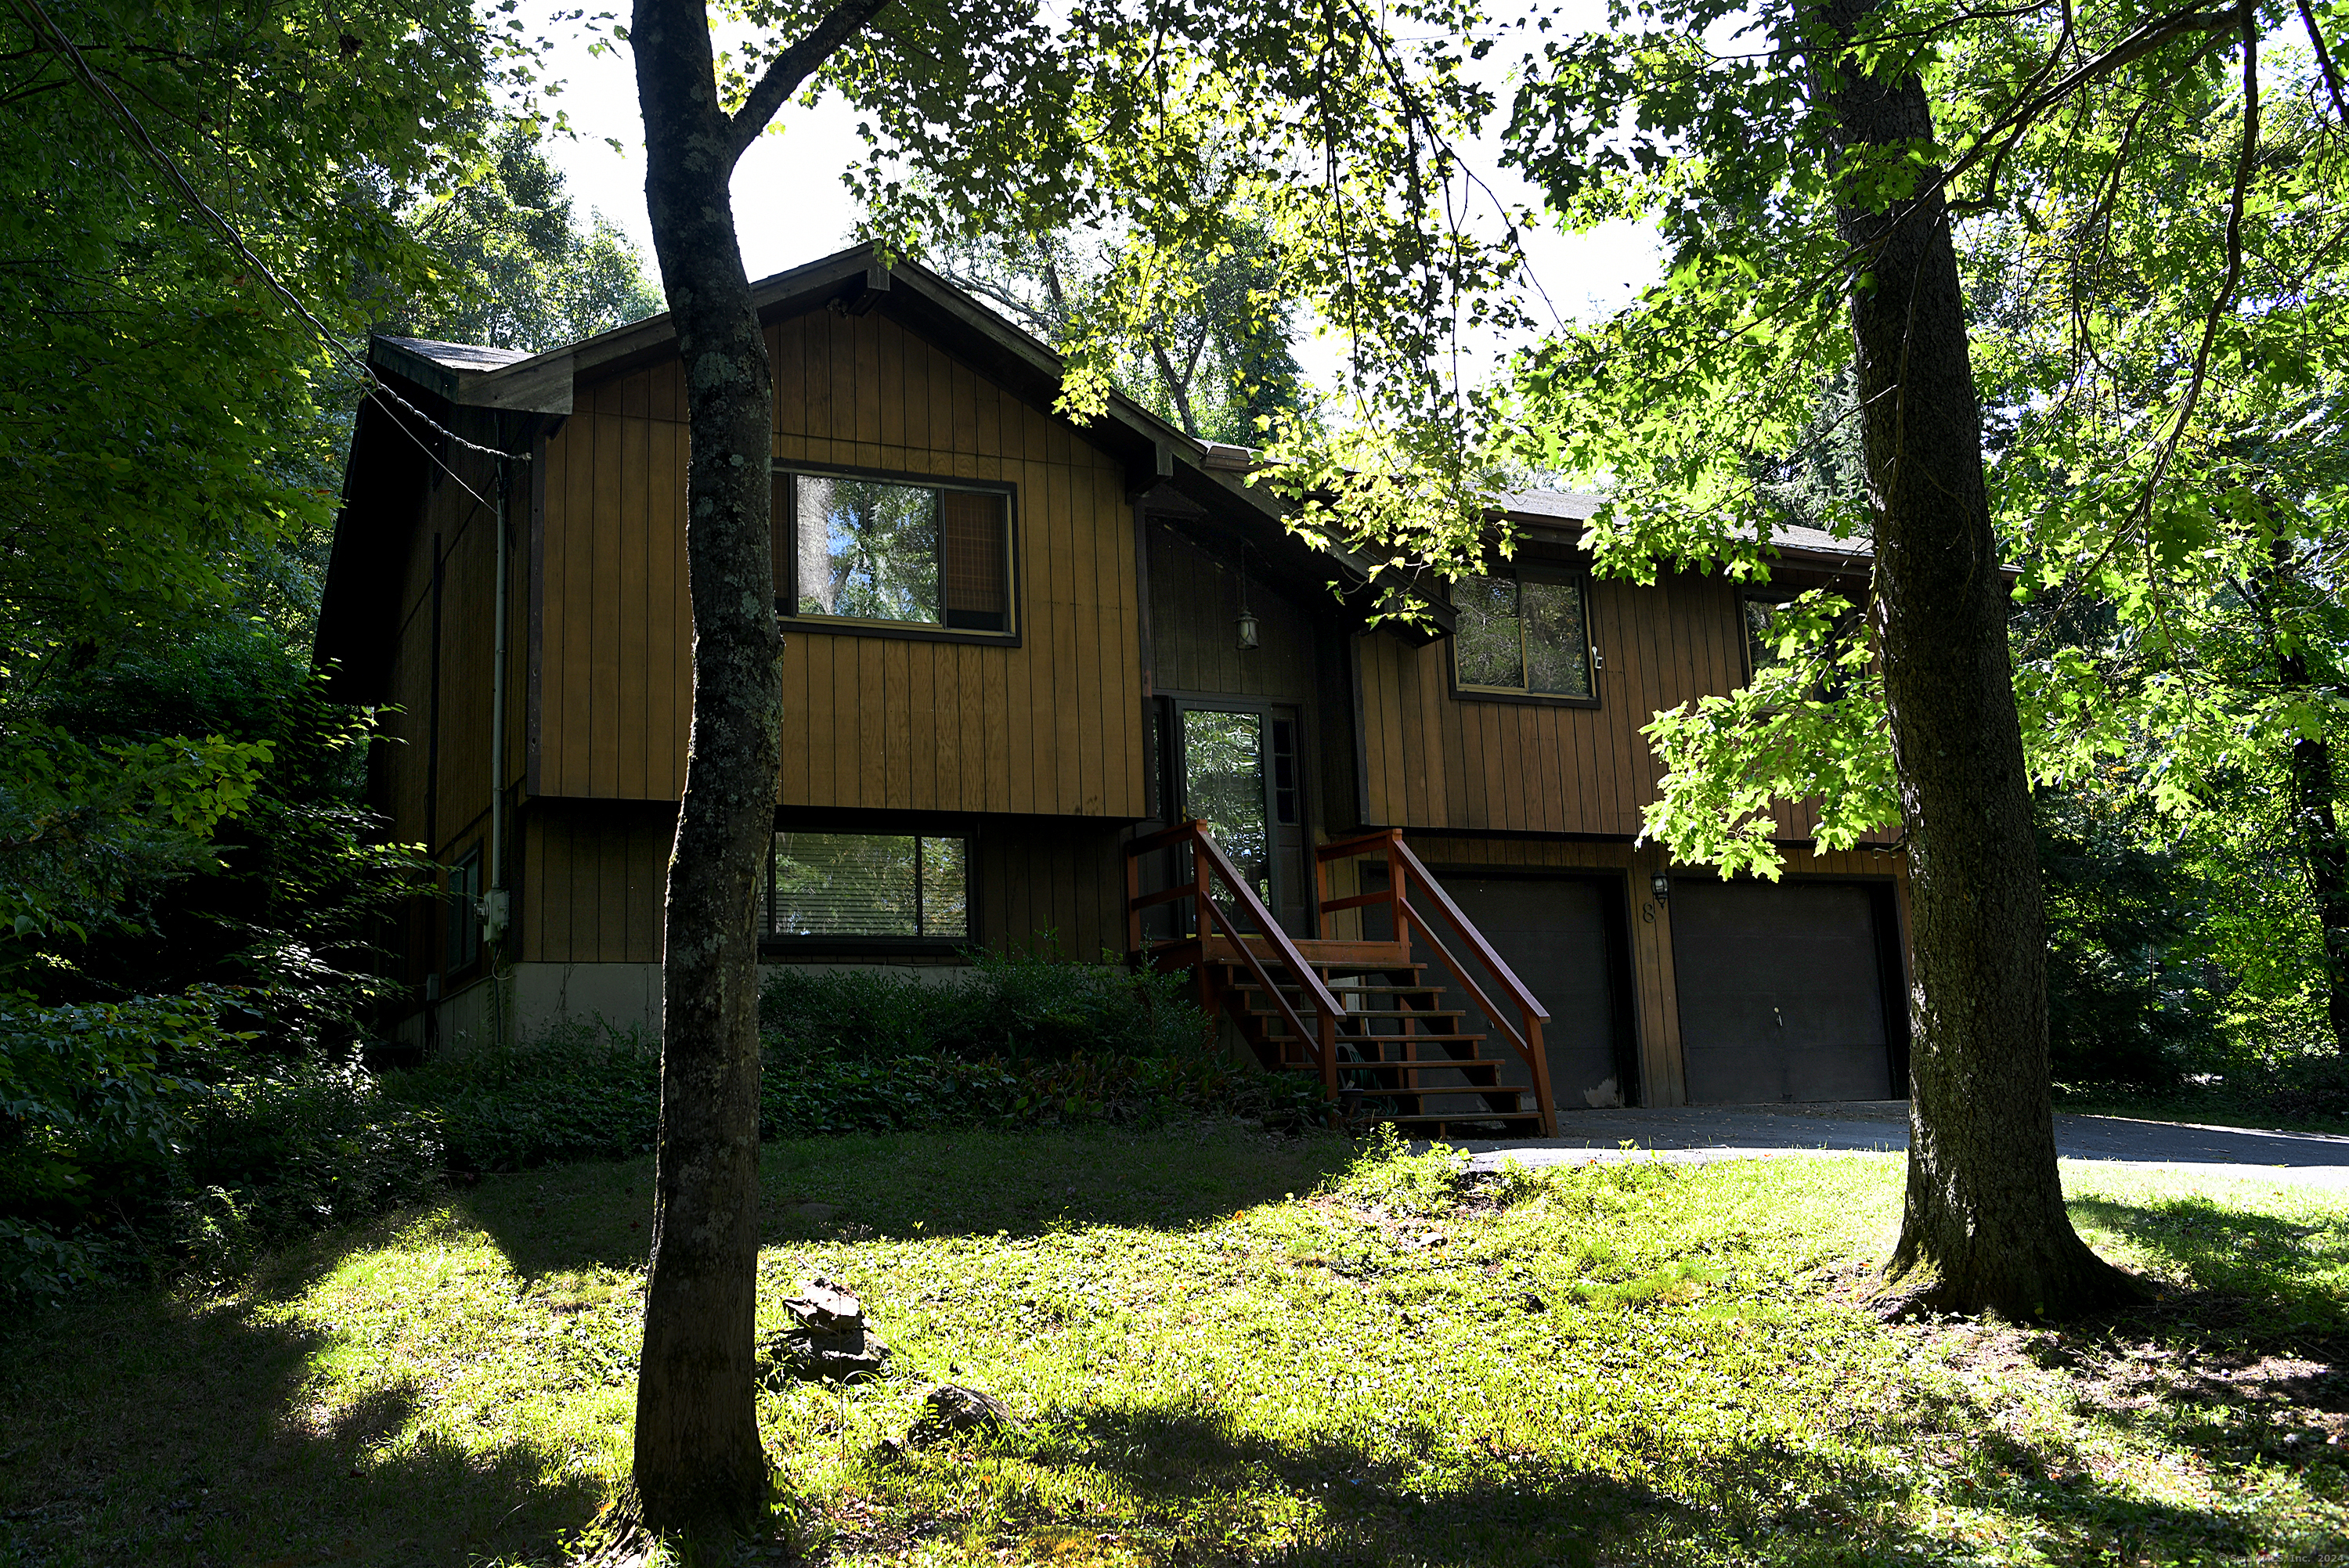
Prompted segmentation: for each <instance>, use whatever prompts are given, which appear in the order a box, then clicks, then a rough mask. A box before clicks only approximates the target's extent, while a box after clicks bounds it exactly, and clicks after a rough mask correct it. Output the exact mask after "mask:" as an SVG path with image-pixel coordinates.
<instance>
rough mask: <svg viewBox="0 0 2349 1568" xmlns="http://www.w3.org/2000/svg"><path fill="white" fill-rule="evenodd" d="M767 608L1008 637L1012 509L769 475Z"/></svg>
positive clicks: (997, 497)
mask: <svg viewBox="0 0 2349 1568" xmlns="http://www.w3.org/2000/svg"><path fill="white" fill-rule="evenodd" d="M774 504H775V608H776V609H777V610H778V611H779V612H780V613H781V614H786V615H794V616H807V617H813V618H820V619H824V620H838V621H854V622H860V623H863V624H868V625H884V626H908V627H935V628H936V629H938V630H941V631H951V632H978V633H990V632H991V633H999V634H1009V632H1010V631H1011V630H1012V624H1011V498H1010V497H1009V495H1006V494H1005V493H1004V492H1003V491H1001V490H975V489H969V488H965V487H959V486H955V485H949V484H921V483H914V482H908V481H905V480H883V479H867V478H861V477H852V476H848V475H842V474H821V473H801V472H779V473H777V474H776V475H775V495H774Z"/></svg>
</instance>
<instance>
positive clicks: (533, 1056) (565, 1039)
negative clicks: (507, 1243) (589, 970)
mask: <svg viewBox="0 0 2349 1568" xmlns="http://www.w3.org/2000/svg"><path fill="white" fill-rule="evenodd" d="M386 1084H387V1088H388V1092H389V1093H390V1094H391V1095H392V1096H393V1097H394V1098H396V1099H398V1101H400V1102H401V1103H403V1104H405V1105H408V1106H411V1107H414V1108H415V1109H417V1110H418V1111H419V1113H422V1114H425V1115H429V1117H430V1118H431V1119H433V1121H434V1122H435V1124H436V1125H437V1126H438V1128H439V1129H440V1137H441V1138H442V1140H444V1141H445V1142H446V1145H447V1148H448V1162H449V1167H450V1169H451V1170H454V1171H524V1170H528V1169H530V1168H531V1167H533V1166H536V1165H551V1164H554V1163H557V1162H559V1161H566V1160H626V1159H628V1158H629V1157H631V1156H633V1155H637V1154H646V1153H649V1152H650V1151H651V1150H652V1148H653V1145H654V1142H655V1140H656V1139H657V1137H658V1136H659V1131H660V1050H659V1047H657V1045H656V1044H655V1043H654V1042H652V1041H650V1040H647V1039H646V1038H645V1037H644V1035H643V1032H642V1031H641V1030H638V1029H628V1030H626V1031H622V1030H618V1029H615V1028H613V1027H611V1026H609V1025H605V1026H602V1027H601V1028H589V1027H587V1026H585V1025H576V1024H574V1025H567V1026H563V1027H560V1028H555V1029H550V1030H547V1031H546V1032H544V1033H543V1034H542V1035H540V1036H539V1037H537V1038H535V1039H533V1040H531V1041H529V1042H527V1043H525V1044H521V1045H513V1046H487V1045H483V1046H472V1047H466V1048H465V1049H463V1050H460V1051H453V1052H450V1054H448V1055H446V1056H443V1057H440V1058H439V1059H437V1060H434V1061H431V1062H428V1063H427V1064H425V1065H424V1066H423V1067H420V1068H413V1069H411V1070H409V1071H408V1072H405V1073H399V1074H396V1075H394V1076H392V1077H391V1078H388V1079H387V1080H386Z"/></svg>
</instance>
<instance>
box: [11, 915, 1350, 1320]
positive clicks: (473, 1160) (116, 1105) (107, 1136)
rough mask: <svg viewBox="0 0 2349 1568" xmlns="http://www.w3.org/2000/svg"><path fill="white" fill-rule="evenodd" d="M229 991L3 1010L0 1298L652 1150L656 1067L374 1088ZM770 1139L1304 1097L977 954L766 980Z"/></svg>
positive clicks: (1115, 1003) (1036, 1121) (459, 1055)
mask: <svg viewBox="0 0 2349 1568" xmlns="http://www.w3.org/2000/svg"><path fill="white" fill-rule="evenodd" d="M223 1018H226V1019H229V1020H232V1021H243V1022H244V1023H247V1024H258V1023H260V1022H262V1021H263V1020H261V1019H260V1018H259V1017H258V1016H255V1015H254V1013H253V1012H252V1011H251V1009H250V1006H249V1005H247V998H245V997H243V995H229V994H220V993H214V992H209V991H204V990H202V989H200V988H199V989H195V990H192V991H191V992H190V993H181V994H174V995H169V996H164V997H141V998H138V999H135V1000H133V1001H131V1002H128V1003H111V1004H109V1003H90V1004H82V1005H78V1006H48V1007H31V1008H26V1009H21V1010H18V1011H14V1012H11V1011H5V1010H0V1091H5V1095H6V1097H7V1098H6V1099H5V1101H0V1104H5V1106H6V1108H7V1109H9V1110H10V1113H11V1115H12V1117H13V1118H14V1121H13V1123H12V1125H13V1126H15V1127H16V1128H18V1129H20V1130H21V1131H20V1133H19V1135H18V1136H19V1139H20V1141H17V1142H16V1143H14V1144H12V1145H10V1147H9V1152H10V1155H11V1158H10V1159H9V1160H8V1161H5V1163H0V1242H5V1244H6V1247H7V1249H8V1250H7V1251H5V1253H0V1259H5V1262H6V1264H7V1267H6V1270H5V1272H0V1298H7V1297H16V1298H18V1299H23V1298H38V1297H52V1296H58V1295H66V1294H68V1293H71V1292H73V1291H75V1290H77V1289H78V1288H81V1287H85V1286H88V1285H89V1284H92V1283H93V1282H94V1281H95V1280H97V1279H98V1278H99V1277H101V1276H109V1275H110V1276H111V1277H113V1278H116V1279H118V1280H120V1279H152V1278H157V1277H161V1278H186V1279H192V1280H195V1281H199V1282H204V1281H219V1280H222V1279H225V1278H228V1277H230V1276H231V1275H233V1274H234V1273H235V1272H236V1271H238V1270H240V1269H242V1268H244V1267H246V1266H247V1265H249V1264H250V1263H251V1262H252V1260H253V1259H254V1257H256V1256H257V1255H258V1254H259V1253H261V1251H262V1250H264V1249H265V1248H268V1247H272V1246H282V1245H285V1244H287V1243H292V1242H294V1241H295V1240H297V1239H298V1238H300V1237H302V1236H304V1235H306V1234H308V1233H313V1232H315V1231H317V1230H318V1229H320V1228H322V1227H326V1226H333V1225H347V1224H351V1223H354V1222H360V1221H364V1220H367V1219H369V1218H371V1217H373V1216H375V1215H378V1214H380V1213H382V1212H385V1211H387V1210H388V1209H391V1208H394V1207H397V1206H398V1205H400V1204H404V1203H412V1202H418V1201H419V1200H420V1199H423V1198H425V1197H427V1196H428V1195H429V1194H432V1193H434V1192H438V1191H442V1190H444V1189H445V1188H446V1187H447V1186H448V1184H449V1183H450V1182H452V1181H454V1182H457V1183H459V1184H462V1183H464V1182H467V1181H478V1180H480V1179H481V1176H483V1175H484V1174H488V1173H493V1172H508V1171H529V1170H535V1169H538V1168H540V1167H542V1166H545V1165H548V1164H553V1163H558V1162H562V1161H581V1160H628V1159H634V1158H636V1157H638V1156H641V1155H646V1154H649V1153H651V1152H652V1150H653V1149H654V1147H655V1144H656V1142H657V1138H658V1134H659V1127H660V1058H659V1054H658V1050H657V1047H656V1046H655V1044H654V1043H653V1042H651V1041H648V1040H647V1039H646V1038H645V1037H644V1036H643V1035H642V1033H641V1032H640V1031H636V1030H627V1031H622V1030H617V1029H613V1028H609V1027H602V1028H594V1027H588V1026H565V1027H563V1028H558V1029H554V1030H550V1031H548V1032H547V1033H545V1034H544V1035H543V1036H540V1037H535V1038H533V1039H530V1040H528V1041H524V1042H520V1043H512V1044H505V1045H499V1044H493V1043H482V1044H479V1045H473V1046H470V1047H462V1048H459V1049H455V1050H451V1051H450V1052H448V1053H447V1054H445V1055H443V1056H441V1057H438V1058H436V1059H434V1060H432V1061H430V1062H429V1063H427V1064H425V1065H423V1066H421V1067H418V1068H407V1069H399V1070H393V1071H388V1072H382V1073H376V1072H369V1071H367V1070H365V1069H363V1068H362V1067H361V1066H360V1065H359V1062H358V1060H357V1058H356V1057H351V1056H348V1055H344V1056H341V1057H336V1055H335V1054H334V1053H331V1052H327V1053H322V1052H319V1051H316V1050H313V1049H305V1048H299V1047H289V1046H288V1045H287V1044H286V1043H285V1041H284V1040H283V1039H282V1038H277V1037H272V1036H270V1035H268V1034H265V1033H263V1032H262V1031H259V1030H256V1029H245V1030H237V1029H234V1028H233V1027H231V1026H230V1025H229V1024H224V1023H223V1022H222V1019H223ZM764 1018H765V1026H764V1029H763V1037H764V1040H765V1048H764V1052H763V1071H762V1074H761V1095H760V1130H761V1136H763V1137H766V1138H807V1137H816V1136H826V1135H829V1136H846V1135H875V1134H884V1133H897V1132H907V1131H917V1130H936V1129H941V1128H957V1127H984V1128H1032V1127H1086V1126H1121V1127H1147V1126H1152V1125H1155V1124H1158V1123H1161V1122H1164V1121H1165V1120H1166V1119H1169V1118H1183V1117H1194V1116H1198V1115H1206V1114H1214V1115H1237V1116H1244V1117H1247V1118H1249V1119H1253V1120H1256V1121H1258V1122H1260V1123H1262V1124H1265V1125H1269V1126H1273V1127H1280V1128H1290V1129H1295V1128H1301V1127H1311V1126H1319V1125H1320V1124H1321V1123H1322V1122H1323V1121H1324V1120H1325V1119H1327V1114H1328V1108H1327V1106H1326V1104H1325V1103H1324V1102H1323V1101H1322V1099H1321V1098H1320V1092H1319V1085H1318V1082H1313V1081H1304V1080H1302V1079H1301V1078H1300V1079H1299V1081H1289V1080H1288V1079H1284V1078H1273V1077H1269V1076H1268V1075H1266V1074H1264V1073H1262V1072H1260V1071H1258V1070H1257V1069H1256V1068H1254V1067H1253V1066H1246V1065H1242V1064H1240V1063H1238V1062H1236V1061H1234V1060H1233V1059H1231V1058H1230V1057H1227V1056H1226V1055H1224V1054H1223V1053H1222V1052H1221V1051H1219V1050H1218V1049H1216V1047H1215V1045H1214V1042H1213V1040H1212V1038H1211V1037H1210V1036H1209V1034H1208V1032H1207V1030H1206V1026H1205V1023H1204V1021H1203V1020H1202V1018H1201V1017H1200V1016H1199V1013H1198V1010H1197V1008H1196V1007H1195V1006H1191V1005H1190V1003H1189V1002H1188V1001H1187V999H1186V998H1185V996H1184V995H1182V994H1181V983H1180V981H1179V980H1178V979H1176V978H1174V977H1162V976H1155V975H1141V976H1136V975H1132V974H1130V973H1128V972H1127V971H1126V970H1125V969H1124V968H1123V966H1122V965H1072V964H1067V963H1061V962H1057V961H1054V960H1051V959H1049V958H1045V957H1040V956H1022V957H998V956H981V957H980V958H979V960H978V963H976V964H975V965H973V966H972V968H971V969H970V970H969V971H968V975H965V976H964V977H963V978H961V979H960V980H959V981H950V982H947V983H943V984H941V983H937V982H925V981H923V980H921V979H918V978H915V977H904V978H895V979H893V978H891V977H889V976H887V975H871V974H861V973H856V972H853V971H851V972H843V973H833V974H803V973H799V972H794V971H785V972H783V973H782V974H781V975H778V976H777V977H776V978H775V979H774V980H772V981H771V983H770V985H769V987H768V993H767V997H766V1003H765V1007H764Z"/></svg>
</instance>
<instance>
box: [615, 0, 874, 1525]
mask: <svg viewBox="0 0 2349 1568" xmlns="http://www.w3.org/2000/svg"><path fill="white" fill-rule="evenodd" d="M883 3H884V0H852V3H851V4H849V5H843V6H842V7H841V8H840V9H838V10H835V11H834V12H833V13H832V14H831V15H828V16H826V17H825V18H824V19H823V21H822V22H821V23H819V24H818V25H817V26H816V27H815V28H814V30H813V31H812V32H811V33H810V34H809V35H808V36H807V37H805V38H803V39H802V40H801V41H800V42H799V43H797V44H795V45H793V46H792V47H791V48H790V49H788V50H786V51H784V53H783V54H782V55H781V57H778V58H777V59H776V60H775V61H774V62H773V64H772V65H771V67H769V69H768V72H767V73H766V75H765V76H764V77H761V80H760V82H759V83H758V85H757V87H756V88H754V89H753V91H752V93H751V96H750V101H749V102H748V103H747V104H745V105H744V107H743V108H742V109H741V110H740V112H738V113H736V114H734V115H728V114H726V113H725V112H724V111H723V110H722V109H721V108H719V98H718V86H717V79H716V71H715V67H714V61H713V59H712V56H711V49H710V39H709V20H708V15H707V13H706V11H705V9H704V6H703V4H702V0H637V4H636V8H635V14H634V17H633V20H632V28H631V32H632V36H631V39H630V42H631V43H632V45H633V46H634V48H635V51H636V88H637V96H638V98H639V100H640V102H641V103H642V106H643V109H644V119H645V153H646V170H645V197H646V202H647V207H648V208H649V210H650V215H651V220H652V234H653V249H654V253H655V254H656V255H657V257H658V259H659V262H660V269H661V281H662V284H663V287H664V288H665V290H666V291H667V296H668V305H669V311H670V314H671V316H672V318H673V319H674V321H675V323H676V326H677V346H678V356H679V357H680V358H681V359H682V360H683V362H684V372H685V390H686V418H687V429H688V436H689V438H690V441H691V455H690V457H689V459H688V464H687V469H686V524H685V552H686V571H687V574H688V587H689V592H690V594H691V602H692V605H693V717H692V729H691V735H690V739H689V742H688V755H687V760H686V774H685V798H684V800H683V802H682V803H681V804H680V806H679V808H678V824H677V840H676V844H675V847H674V848H673V850H672V851H671V853H670V856H669V866H668V896H667V909H666V912H665V917H664V925H663V940H664V945H663V948H662V955H661V1007H662V1015H661V1099H660V1145H659V1151H658V1156H657V1170H656V1173H655V1178H654V1188H655V1191H654V1200H653V1203H654V1207H653V1234H652V1269H651V1280H650V1284H649V1287H648V1291H647V1297H646V1302H645V1342H644V1354H643V1357H642V1360H641V1363H640V1366H639V1369H638V1374H637V1385H636V1453H635V1485H636V1501H637V1506H638V1508H639V1510H640V1511H641V1518H642V1520H643V1522H644V1523H645V1524H646V1526H647V1527H648V1528H650V1529H653V1530H657V1531H678V1532H688V1533H690V1532H718V1531H725V1530H734V1529H740V1528H742V1527H744V1526H746V1525H748V1524H750V1523H751V1522H753V1521H755V1519H756V1518H757V1517H758V1516H759V1515H760V1513H761V1511H763V1510H764V1508H765V1506H766V1503H767V1500H768V1491H769V1480H768V1470H767V1462H766V1457H765V1454H764V1451H763V1449H761V1444H760V1440H759V1429H758V1421H757V1403H756V1396H757V1384H756V1370H755V1367H754V1358H755V1355H756V1351H755V1346H754V1345H753V1343H752V1340H753V1333H754V1318H755V1311H756V1305H757V1269H758V1245H759V1036H758V1025H759V948H758V938H757V934H756V933H755V931H754V929H753V927H754V913H755V910H756V900H757V884H758V876H759V872H760V869H761V866H762V864H763V863H764V858H765V855H766V853H767V850H768V846H769V844H770V843H771V841H772V835H773V832H774V820H775V817H774V808H775V798H776V792H777V789H778V788H779V786H780V783H781V761H782V745H783V731H782V727H783V707H782V686H781V680H780V677H779V667H780V664H781V658H782V637H781V633H780V631H779V629H778V627H777V625H776V622H775V609H774V589H773V582H774V575H773V568H772V562H771V546H770V542H769V537H770V536H769V532H768V528H769V523H770V521H771V500H770V494H771V490H770V483H769V478H768V473H769V466H770V455H771V452H772V450H773V443H772V436H771V431H772V429H773V428H774V392H773V387H772V384H771V380H770V378H769V369H768V365H767V353H766V346H765V342H764V339H763V337H762V335H761V329H760V325H759V316H758V312H757V309H756V308H755V306H754V305H753V303H752V300H751V296H750V281H749V279H748V278H747V277H746V276H745V275H744V273H743V270H742V254H741V247H740V243H739V242H738V240H737V238H736V235H735V229H734V207H733V197H732V190H731V186H732V181H733V173H734V165H735V163H736V161H737V160H739V159H740V156H741V154H742V150H743V149H744V148H746V147H748V146H749V145H750V139H752V138H753V137H755V136H756V135H757V134H758V133H759V131H760V129H761V128H763V126H764V125H765V123H766V121H767V119H768V118H769V117H771V115H772V114H773V113H774V111H775V109H776V108H778V107H779V106H780V105H781V102H782V100H783V98H786V97H787V96H789V94H790V93H791V91H792V89H793V88H796V87H797V86H798V85H799V84H800V82H801V81H802V80H803V79H804V78H805V77H806V76H807V75H808V73H809V72H810V71H812V70H813V69H814V68H815V67H817V66H819V65H821V64H822V63H823V60H824V58H825V57H827V56H829V55H830V54H831V53H832V52H833V50H834V49H836V48H838V47H839V46H840V45H841V44H842V43H843V42H844V41H845V40H846V39H847V38H848V37H849V36H852V35H853V34H854V32H855V31H856V30H857V29H858V28H860V27H862V26H864V23H865V22H866V21H868V20H870V19H871V17H872V16H873V15H874V13H875V12H876V11H878V10H879V9H880V8H881V5H882V4H883Z"/></svg>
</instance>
